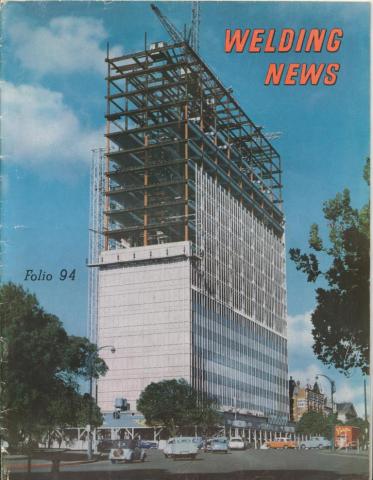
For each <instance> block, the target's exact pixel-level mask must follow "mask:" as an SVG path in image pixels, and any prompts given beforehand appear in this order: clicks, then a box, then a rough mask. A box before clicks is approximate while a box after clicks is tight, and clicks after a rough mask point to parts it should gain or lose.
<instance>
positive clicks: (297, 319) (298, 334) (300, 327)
mask: <svg viewBox="0 0 373 480" xmlns="http://www.w3.org/2000/svg"><path fill="white" fill-rule="evenodd" d="M311 329H312V323H311V312H306V313H302V314H300V315H294V316H291V315H288V345H289V350H292V351H294V353H297V352H298V353H304V350H309V349H311V347H312V344H313V337H312V333H311Z"/></svg>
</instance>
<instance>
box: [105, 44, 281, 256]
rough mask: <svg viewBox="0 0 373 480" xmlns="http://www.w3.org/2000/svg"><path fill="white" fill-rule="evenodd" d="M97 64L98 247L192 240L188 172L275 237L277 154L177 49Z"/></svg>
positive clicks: (195, 59)
mask: <svg viewBox="0 0 373 480" xmlns="http://www.w3.org/2000/svg"><path fill="white" fill-rule="evenodd" d="M106 62H107V78H106V80H107V95H106V100H107V112H106V120H107V128H106V137H107V148H106V153H105V158H106V160H105V200H104V224H103V232H104V237H105V241H104V249H105V250H108V249H112V248H129V247H133V246H147V245H153V244H157V243H165V242H167V243H168V242H177V241H188V240H189V241H192V242H194V243H195V238H196V218H195V217H196V210H195V196H196V187H195V169H196V166H198V167H199V168H201V169H202V170H203V171H204V172H205V173H207V174H208V175H209V176H210V177H211V178H213V179H214V180H215V181H216V182H217V183H218V184H219V185H221V186H222V187H223V188H224V189H225V190H226V191H227V192H229V193H230V194H231V195H232V196H233V197H234V198H236V199H237V200H238V201H239V203H240V204H241V205H243V206H244V207H245V208H246V209H248V210H249V211H250V212H253V213H254V214H255V216H256V217H257V218H259V219H261V220H262V221H263V222H264V224H265V225H266V226H268V227H269V228H270V229H271V230H272V231H273V232H275V233H276V235H277V236H278V237H281V236H282V233H283V213H282V210H281V203H282V197H281V189H282V184H281V160H280V156H279V154H278V153H277V151H276V150H275V149H274V148H273V146H272V145H271V144H270V143H269V141H268V140H267V138H266V137H265V135H264V134H263V132H262V129H261V127H258V126H256V125H255V124H254V122H253V121H252V120H251V119H250V118H249V117H248V116H247V115H246V113H245V112H244V111H243V110H242V108H241V107H240V106H239V104H238V103H237V101H236V100H235V99H234V98H233V96H232V93H231V91H230V90H227V89H226V88H225V87H224V86H223V85H222V83H221V82H220V80H219V79H218V78H217V76H216V75H215V74H214V73H213V72H212V71H211V69H210V68H209V67H208V66H207V65H206V64H205V63H204V62H203V60H201V58H200V57H199V55H198V54H197V53H196V52H195V51H194V50H193V49H192V48H191V47H190V46H189V45H188V44H187V43H186V42H180V43H175V44H172V45H167V44H166V43H165V42H158V43H155V44H151V45H150V47H149V48H145V50H144V51H141V52H137V53H133V54H129V55H124V56H121V57H114V58H110V55H109V54H108V56H107V58H106Z"/></svg>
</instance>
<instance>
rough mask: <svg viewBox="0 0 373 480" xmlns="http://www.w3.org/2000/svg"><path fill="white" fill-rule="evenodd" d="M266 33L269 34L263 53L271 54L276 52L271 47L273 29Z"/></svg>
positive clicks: (273, 34)
mask: <svg viewBox="0 0 373 480" xmlns="http://www.w3.org/2000/svg"><path fill="white" fill-rule="evenodd" d="M268 32H269V33H268V37H267V40H266V45H265V47H264V51H265V53H273V52H275V51H276V49H275V47H274V46H273V45H272V42H273V37H274V36H275V29H274V28H271V29H270V30H269V31H268Z"/></svg>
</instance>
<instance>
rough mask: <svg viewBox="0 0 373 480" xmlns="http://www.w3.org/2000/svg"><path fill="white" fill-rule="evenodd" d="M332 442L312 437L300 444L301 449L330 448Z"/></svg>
mask: <svg viewBox="0 0 373 480" xmlns="http://www.w3.org/2000/svg"><path fill="white" fill-rule="evenodd" d="M330 447H331V442H330V441H329V440H328V439H327V438H325V437H311V438H309V439H308V440H302V441H300V442H299V448H302V449H306V448H319V449H322V448H330Z"/></svg>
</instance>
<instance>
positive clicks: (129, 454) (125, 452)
mask: <svg viewBox="0 0 373 480" xmlns="http://www.w3.org/2000/svg"><path fill="white" fill-rule="evenodd" d="M138 445H139V442H138V441H136V440H135V439H124V440H115V442H114V445H113V448H112V449H111V450H110V453H109V460H110V461H111V463H117V462H124V463H127V462H134V461H135V460H139V461H140V462H145V458H146V453H145V450H144V449H143V448H140V447H139V446H138Z"/></svg>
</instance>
